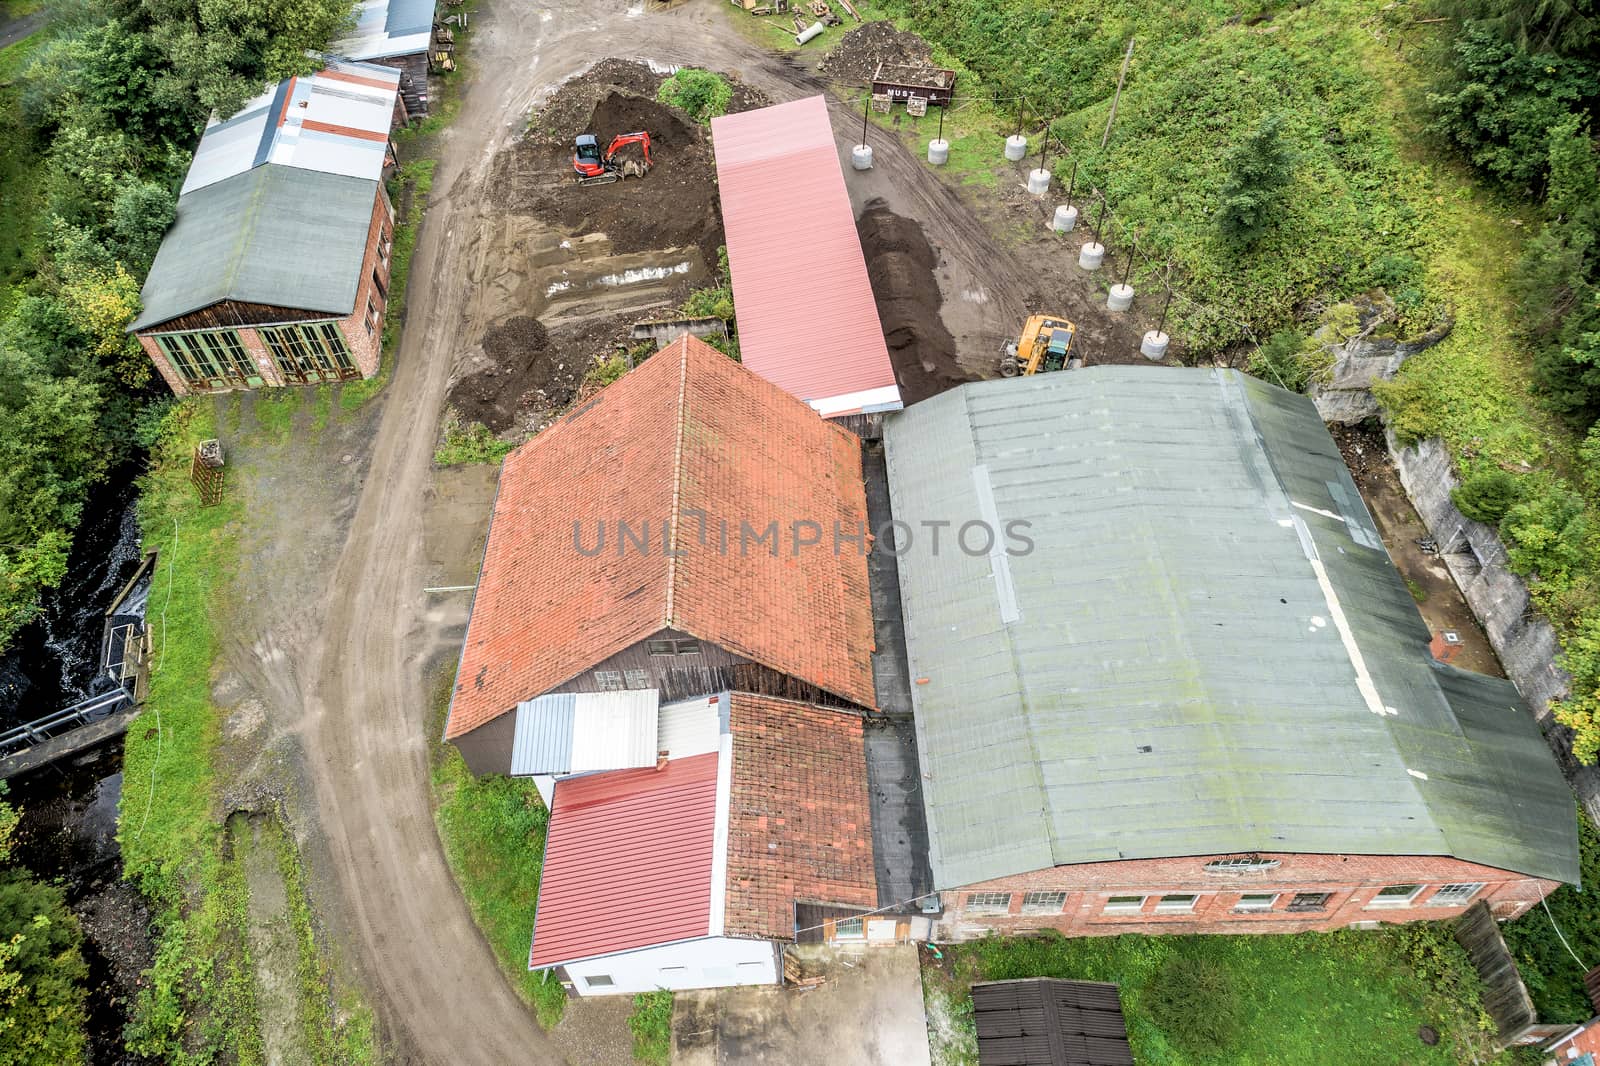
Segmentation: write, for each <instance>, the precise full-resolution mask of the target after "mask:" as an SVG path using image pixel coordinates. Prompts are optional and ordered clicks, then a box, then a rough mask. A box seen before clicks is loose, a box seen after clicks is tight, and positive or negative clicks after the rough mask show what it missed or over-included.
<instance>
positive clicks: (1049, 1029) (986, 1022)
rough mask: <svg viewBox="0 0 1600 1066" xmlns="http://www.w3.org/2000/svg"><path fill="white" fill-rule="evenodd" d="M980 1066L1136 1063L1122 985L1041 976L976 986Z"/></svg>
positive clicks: (974, 1004) (1119, 1065)
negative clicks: (1129, 1038)
mask: <svg viewBox="0 0 1600 1066" xmlns="http://www.w3.org/2000/svg"><path fill="white" fill-rule="evenodd" d="M972 1020H973V1024H974V1026H975V1027H976V1029H977V1031H978V1063H979V1066H1132V1064H1133V1050H1132V1048H1131V1047H1130V1046H1129V1045H1128V1026H1127V1023H1126V1022H1125V1021H1124V1020H1123V1017H1122V999H1121V997H1120V996H1119V995H1118V994H1117V986H1116V985H1113V984H1105V983H1102V982H1099V981H1062V980H1055V979H1051V978H1036V979H1029V980H1018V981H979V982H978V983H977V984H975V985H973V986H972Z"/></svg>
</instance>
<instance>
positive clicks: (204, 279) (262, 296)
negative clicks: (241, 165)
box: [128, 163, 378, 330]
mask: <svg viewBox="0 0 1600 1066" xmlns="http://www.w3.org/2000/svg"><path fill="white" fill-rule="evenodd" d="M377 195H378V183H377V182H376V181H373V180H371V179H368V178H356V177H349V176H346V175H343V174H327V173H323V172H320V171H314V170H304V169H301V168H298V167H291V166H279V165H277V164H271V163H269V164H266V165H263V166H258V167H255V168H253V169H251V170H247V171H245V172H243V173H241V174H236V175H234V176H233V177H231V178H227V179H225V180H223V181H219V182H217V183H216V184H214V185H207V186H205V187H203V188H200V189H196V190H194V191H193V192H190V193H186V194H184V195H183V196H181V197H179V199H178V215H177V219H176V221H174V222H173V224H172V228H171V229H170V230H168V231H167V235H166V237H165V238H164V239H163V240H162V242H161V249H160V251H158V252H157V253H156V259H155V263H154V264H152V265H151V267H150V275H149V277H147V278H146V279H145V283H144V290H143V292H142V293H141V294H140V296H141V298H142V300H143V301H144V311H143V312H142V313H141V314H140V315H139V317H138V318H137V319H135V320H134V323H133V325H132V326H130V327H128V328H129V329H130V330H139V329H146V328H148V327H150V326H156V325H160V324H161V323H162V322H165V321H167V320H168V319H172V318H177V317H178V316H179V315H185V314H188V313H189V312H191V311H198V310H200V309H201V308H203V307H209V306H211V305H212V304H214V303H218V302H219V301H222V300H239V301H241V302H245V303H258V304H272V305H274V306H278V307H287V308H292V309H294V310H301V311H321V312H326V313H327V314H330V315H347V314H349V313H350V312H351V311H352V310H354V309H355V303H356V288H357V285H358V283H359V282H360V280H361V262H362V259H363V258H364V256H365V254H366V247H367V231H368V228H369V227H370V225H371V223H372V203H373V198H374V197H376V196H377Z"/></svg>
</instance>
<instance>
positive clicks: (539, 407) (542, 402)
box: [449, 315, 637, 433]
mask: <svg viewBox="0 0 1600 1066" xmlns="http://www.w3.org/2000/svg"><path fill="white" fill-rule="evenodd" d="M635 317H637V316H623V317H619V318H609V319H602V320H599V321H594V322H586V323H584V324H583V325H581V326H577V327H573V328H570V329H565V330H557V331H556V332H555V333H553V334H552V333H548V332H547V331H546V330H545V328H544V326H542V325H540V324H539V321H538V320H537V319H533V318H529V317H527V316H526V315H519V316H518V317H516V318H511V319H507V320H506V321H505V322H502V323H500V324H499V325H498V326H495V327H494V328H493V329H491V330H489V332H488V333H486V334H484V337H483V351H484V355H485V356H486V357H487V358H488V359H490V360H492V361H493V363H494V365H493V366H490V367H488V368H486V369H483V370H479V371H477V372H476V373H473V374H469V375H467V376H466V377H464V378H462V379H461V380H460V381H458V382H456V384H455V386H454V387H453V388H452V389H451V390H450V397H449V403H450V405H451V406H452V407H454V408H455V409H456V412H457V413H458V414H459V415H460V416H461V418H462V420H463V421H464V422H482V423H483V424H484V425H486V426H488V427H489V428H490V429H491V430H493V431H494V432H496V433H504V432H505V431H507V430H509V429H513V428H516V429H519V430H523V431H530V430H534V429H538V428H541V426H542V425H543V424H544V423H546V422H548V421H549V420H550V419H551V418H554V417H555V416H556V415H558V414H559V413H561V412H562V411H564V410H565V409H566V408H567V407H568V406H570V405H571V403H572V401H573V400H574V399H575V398H576V397H577V395H578V387H579V386H580V385H582V384H583V378H584V375H585V374H587V373H588V372H589V367H590V365H591V364H593V362H594V360H595V358H596V357H597V356H606V355H610V354H611V353H612V352H613V351H615V350H616V348H617V347H618V345H621V344H624V343H626V342H627V340H628V332H629V329H630V327H631V326H632V325H633V318H635Z"/></svg>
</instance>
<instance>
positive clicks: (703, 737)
mask: <svg viewBox="0 0 1600 1066" xmlns="http://www.w3.org/2000/svg"><path fill="white" fill-rule="evenodd" d="M727 698H728V697H727V693H723V694H722V695H721V696H702V697H698V698H696V699H692V700H683V701H681V702H678V703H668V704H666V705H664V706H663V707H662V708H661V712H660V715H659V719H658V721H659V723H660V724H659V728H658V732H657V739H656V747H657V748H659V749H660V750H661V751H664V752H666V753H667V757H668V758H672V759H686V758H688V757H689V756H691V755H704V754H705V753H706V752H709V751H716V750H717V745H718V744H719V743H721V739H722V734H723V732H724V731H725V730H726V727H727V719H728V711H727V707H726V706H725V701H726V700H727Z"/></svg>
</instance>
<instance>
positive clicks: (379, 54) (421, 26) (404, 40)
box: [333, 0, 433, 59]
mask: <svg viewBox="0 0 1600 1066" xmlns="http://www.w3.org/2000/svg"><path fill="white" fill-rule="evenodd" d="M432 32H433V0H368V2H366V3H363V4H358V5H357V6H356V28H355V31H354V32H353V33H351V34H350V36H348V37H346V38H344V39H342V40H340V41H339V42H337V43H336V44H335V45H334V46H333V51H334V52H335V53H337V54H339V55H342V56H347V57H349V58H350V59H384V58H387V57H389V56H406V55H413V54H415V53H417V52H426V51H427V50H428V37H429V35H430V34H431V33H432Z"/></svg>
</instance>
